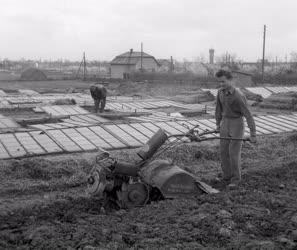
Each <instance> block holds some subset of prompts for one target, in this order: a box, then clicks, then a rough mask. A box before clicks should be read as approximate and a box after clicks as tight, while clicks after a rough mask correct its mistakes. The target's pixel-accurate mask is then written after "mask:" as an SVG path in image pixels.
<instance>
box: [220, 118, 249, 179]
mask: <svg viewBox="0 0 297 250" xmlns="http://www.w3.org/2000/svg"><path fill="white" fill-rule="evenodd" d="M220 136H221V137H231V138H243V136H244V121H243V117H240V118H226V117H224V118H223V119H222V121H221V124H220ZM241 146H242V141H239V140H238V141H237V140H223V139H221V140H220V153H221V166H222V171H223V178H224V179H225V180H231V181H233V180H241Z"/></svg>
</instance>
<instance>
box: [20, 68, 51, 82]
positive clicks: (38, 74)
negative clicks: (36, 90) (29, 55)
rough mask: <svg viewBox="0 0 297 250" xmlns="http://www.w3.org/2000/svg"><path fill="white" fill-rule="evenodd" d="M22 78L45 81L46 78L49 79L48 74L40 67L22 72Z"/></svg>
mask: <svg viewBox="0 0 297 250" xmlns="http://www.w3.org/2000/svg"><path fill="white" fill-rule="evenodd" d="M21 80H26V81H44V80H47V76H46V74H45V73H44V72H43V71H41V70H40V69H35V68H29V69H27V70H25V71H24V72H23V73H22V74H21Z"/></svg>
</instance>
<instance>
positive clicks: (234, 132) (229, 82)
mask: <svg viewBox="0 0 297 250" xmlns="http://www.w3.org/2000/svg"><path fill="white" fill-rule="evenodd" d="M216 77H217V78H218V79H219V81H220V85H221V88H220V89H219V91H218V95H217V100H216V111H215V118H216V124H217V131H219V132H220V137H230V138H243V136H244V120H243V117H245V118H246V121H247V124H248V127H249V129H250V141H251V142H252V143H256V141H257V140H256V126H255V122H254V119H253V116H252V115H251V112H250V111H249V109H248V107H247V102H246V98H245V96H244V95H243V94H242V93H241V92H240V91H239V90H237V89H236V88H235V87H234V80H233V77H232V74H231V72H229V71H226V70H219V71H218V72H217V73H216ZM241 146H242V141H241V140H224V139H221V140H220V154H221V166H222V171H223V181H226V182H227V183H230V184H229V186H230V187H234V186H236V185H237V184H238V183H239V182H240V181H241V166H240V165H241V164H240V162H241Z"/></svg>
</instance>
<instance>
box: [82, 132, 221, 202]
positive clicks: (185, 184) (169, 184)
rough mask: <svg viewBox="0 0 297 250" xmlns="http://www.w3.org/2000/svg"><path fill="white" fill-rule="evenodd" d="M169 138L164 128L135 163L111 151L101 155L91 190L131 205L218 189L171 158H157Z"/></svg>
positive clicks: (89, 188)
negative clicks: (126, 160)
mask: <svg viewBox="0 0 297 250" xmlns="http://www.w3.org/2000/svg"><path fill="white" fill-rule="evenodd" d="M167 139H168V136H167V135H166V133H165V132H164V130H162V129H160V130H159V131H158V132H157V133H156V134H154V136H153V137H152V138H150V140H149V141H148V142H147V143H146V144H145V145H144V146H143V147H142V148H141V149H140V151H139V152H138V153H137V154H138V156H139V157H140V158H141V160H140V161H139V162H138V163H134V164H132V163H128V162H122V161H118V160H117V159H115V158H112V157H110V156H109V153H108V152H104V153H102V154H100V155H99V156H97V158H96V165H95V166H94V168H93V169H92V171H91V173H90V176H89V178H88V188H87V191H88V193H89V194H90V195H92V196H96V197H98V198H102V199H103V200H104V201H106V202H113V203H114V204H116V205H117V206H118V207H119V208H131V207H135V206H142V205H145V204H146V203H148V202H150V201H156V200H160V199H164V198H178V197H187V196H188V197H194V196H195V195H199V194H202V193H216V192H218V191H217V190H215V189H213V188H211V187H210V186H208V185H207V184H205V183H203V182H201V181H199V180H198V179H197V178H196V177H195V176H194V175H193V174H191V173H189V172H187V171H185V170H183V169H182V168H180V167H178V166H176V165H174V164H172V163H171V162H169V161H166V160H153V156H154V155H156V154H155V153H156V152H157V150H158V149H159V148H160V147H161V146H162V145H164V144H165V142H166V141H167ZM170 146H171V147H172V145H170ZM165 150H166V147H165ZM163 151H164V149H163ZM163 151H162V152H163Z"/></svg>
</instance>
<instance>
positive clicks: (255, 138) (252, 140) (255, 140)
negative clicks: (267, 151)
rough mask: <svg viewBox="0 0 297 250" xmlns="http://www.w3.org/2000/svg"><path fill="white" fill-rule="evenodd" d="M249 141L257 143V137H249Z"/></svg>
mask: <svg viewBox="0 0 297 250" xmlns="http://www.w3.org/2000/svg"><path fill="white" fill-rule="evenodd" d="M249 139H250V142H251V143H257V137H256V136H255V135H251V137H250V138H249Z"/></svg>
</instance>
